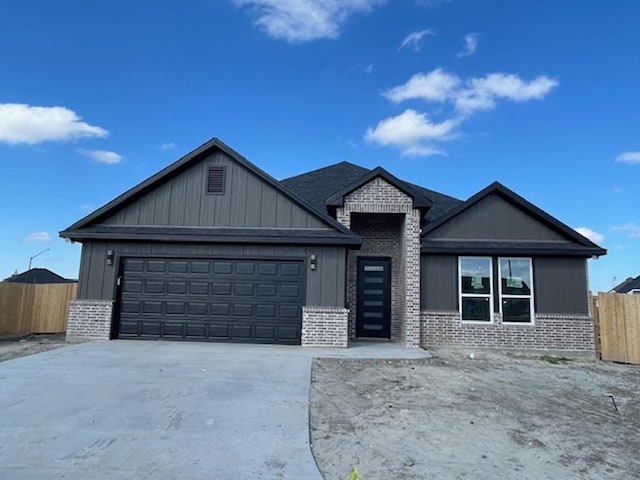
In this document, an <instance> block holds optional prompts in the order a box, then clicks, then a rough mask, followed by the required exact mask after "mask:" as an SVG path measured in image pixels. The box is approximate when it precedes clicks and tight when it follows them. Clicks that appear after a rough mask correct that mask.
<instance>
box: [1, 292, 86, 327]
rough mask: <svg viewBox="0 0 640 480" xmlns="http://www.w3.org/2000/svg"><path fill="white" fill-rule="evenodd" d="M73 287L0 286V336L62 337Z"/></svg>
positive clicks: (73, 296)
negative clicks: (20, 334) (43, 335)
mask: <svg viewBox="0 0 640 480" xmlns="http://www.w3.org/2000/svg"><path fill="white" fill-rule="evenodd" d="M76 288H77V284H75V283H58V284H47V285H37V284H29V283H9V282H3V283H0V334H2V333H64V332H65V331H66V330H67V312H68V309H69V302H70V301H71V300H73V299H75V297H76Z"/></svg>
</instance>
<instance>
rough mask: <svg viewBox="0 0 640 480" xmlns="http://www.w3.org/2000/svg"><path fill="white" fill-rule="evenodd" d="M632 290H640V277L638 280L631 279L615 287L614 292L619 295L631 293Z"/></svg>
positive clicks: (639, 276)
mask: <svg viewBox="0 0 640 480" xmlns="http://www.w3.org/2000/svg"><path fill="white" fill-rule="evenodd" d="M631 290H640V275H638V276H637V277H636V278H633V277H629V278H627V279H626V280H625V281H624V282H622V283H620V284H618V285H616V286H615V287H613V291H614V292H618V293H629V292H630V291H631Z"/></svg>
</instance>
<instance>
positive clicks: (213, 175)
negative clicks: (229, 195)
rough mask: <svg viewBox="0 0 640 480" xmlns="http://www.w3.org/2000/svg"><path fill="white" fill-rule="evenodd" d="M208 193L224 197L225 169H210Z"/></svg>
mask: <svg viewBox="0 0 640 480" xmlns="http://www.w3.org/2000/svg"><path fill="white" fill-rule="evenodd" d="M207 193H209V194H213V195H224V167H209V176H208V177H207Z"/></svg>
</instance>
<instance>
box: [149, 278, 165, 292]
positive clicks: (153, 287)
mask: <svg viewBox="0 0 640 480" xmlns="http://www.w3.org/2000/svg"><path fill="white" fill-rule="evenodd" d="M165 285H166V283H165V282H164V281H155V280H147V281H145V282H144V293H148V294H151V295H156V294H157V295H163V294H164V293H165Z"/></svg>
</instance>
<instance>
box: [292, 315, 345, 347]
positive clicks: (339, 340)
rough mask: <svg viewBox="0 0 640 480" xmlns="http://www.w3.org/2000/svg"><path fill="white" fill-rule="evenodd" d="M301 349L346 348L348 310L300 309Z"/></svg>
mask: <svg viewBox="0 0 640 480" xmlns="http://www.w3.org/2000/svg"><path fill="white" fill-rule="evenodd" d="M302 346H303V347H348V346H349V310H347V309H346V308H329V307H302Z"/></svg>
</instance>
